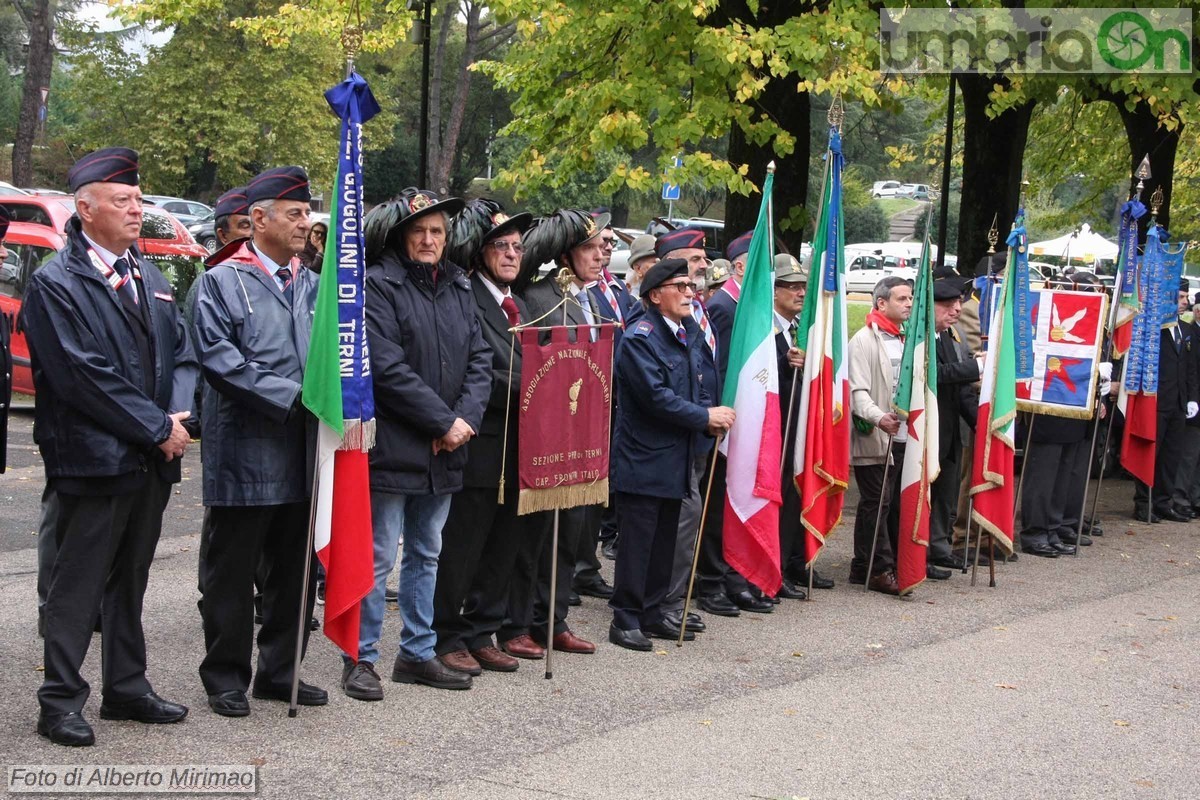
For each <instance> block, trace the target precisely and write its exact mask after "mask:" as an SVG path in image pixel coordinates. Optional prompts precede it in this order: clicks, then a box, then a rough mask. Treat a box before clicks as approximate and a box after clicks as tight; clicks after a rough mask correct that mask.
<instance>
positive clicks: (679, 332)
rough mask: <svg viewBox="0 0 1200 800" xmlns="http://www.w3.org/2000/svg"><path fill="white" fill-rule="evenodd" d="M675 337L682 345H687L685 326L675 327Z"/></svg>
mask: <svg viewBox="0 0 1200 800" xmlns="http://www.w3.org/2000/svg"><path fill="white" fill-rule="evenodd" d="M675 338H676V339H678V340H679V343H680V344H681V345H683V346H684V347H687V331H685V330H684V329H683V326H680V327H678V328H676V329H675Z"/></svg>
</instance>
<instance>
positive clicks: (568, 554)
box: [529, 505, 603, 644]
mask: <svg viewBox="0 0 1200 800" xmlns="http://www.w3.org/2000/svg"><path fill="white" fill-rule="evenodd" d="M602 508H603V506H598V505H596V506H579V507H578V508H568V509H564V510H562V511H560V512H558V513H559V521H558V583H557V585H556V586H555V589H554V608H553V614H554V634H555V635H556V636H557V635H558V634H560V633H564V632H566V631H568V630H570V626H569V625H567V611H568V610H569V608H570V605H569V601H570V599H571V580H572V577H573V574H574V572H575V562H576V561H578V560H579V549H580V547H581V546H586V544H585V537H584V533H585V532H586V531H589V530H595V529H596V528H597V527H599V524H600V511H601V509H602ZM551 521H552V522H553V517H551ZM588 541H590V540H588ZM553 552H554V549H553V548H552V547H551V543H549V542H547V544H546V546H545V547H543V548H542V555H541V561H540V563H539V566H538V579H537V585H536V587H535V591H534V602H533V628H532V629H531V630H530V631H529V633H530V635H531V636H532V637H533V638H534V640H536V641H538V642H542V643H543V644H545V638H546V625H547V624H548V622H549V617H550V614H551V609H550V607H549V606H550V562H551V558H552V557H553Z"/></svg>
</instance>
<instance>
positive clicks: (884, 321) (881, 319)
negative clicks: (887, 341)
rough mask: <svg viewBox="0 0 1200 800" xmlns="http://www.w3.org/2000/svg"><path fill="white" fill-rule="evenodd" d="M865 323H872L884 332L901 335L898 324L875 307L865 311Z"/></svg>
mask: <svg viewBox="0 0 1200 800" xmlns="http://www.w3.org/2000/svg"><path fill="white" fill-rule="evenodd" d="M867 324H868V325H874V326H875V327H876V328H878V329H879V330H881V331H883V332H884V333H890V334H891V335H892V336H897V337H898V336H900V335H901V334H900V326H899V325H897V324H896V323H894V322H892V321H891V320H890V319H888V318H887V317H886V316H884V315H883V313H882V312H881V311H880V310H879V309H877V308H873V309H871V310H870V312H868V313H867Z"/></svg>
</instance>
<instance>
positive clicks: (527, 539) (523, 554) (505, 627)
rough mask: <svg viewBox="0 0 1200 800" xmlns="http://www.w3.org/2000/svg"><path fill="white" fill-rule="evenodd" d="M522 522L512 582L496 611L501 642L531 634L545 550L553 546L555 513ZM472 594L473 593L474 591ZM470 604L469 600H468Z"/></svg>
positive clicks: (535, 515)
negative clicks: (551, 532)
mask: <svg viewBox="0 0 1200 800" xmlns="http://www.w3.org/2000/svg"><path fill="white" fill-rule="evenodd" d="M521 519H522V524H523V526H524V531H523V533H522V536H521V541H520V542H519V543H518V545H517V553H516V558H515V559H514V561H513V569H512V579H511V580H510V581H509V583H508V592H507V595H506V597H505V598H504V599H505V601H506V602H504V604H503V605H499V604H498V608H497V610H496V611H495V612H492V613H496V614H498V615H499V616H500V617H501V618H502V620H503V621H502V622H501V624H500V626H499V628H498V629H497V631H496V641H497V642H498V643H501V644H502V643H504V642H507V641H508V640H509V639H515V638H517V637H518V636H524V635H527V634H529V632H530V630H531V629H532V628H533V604H534V595H535V594H536V593H537V581H538V571H539V569H540V568H541V563H542V551H543V550H544V549H547V548H548V547H549V544H550V526H551V524H552V522H553V520H554V512H553V511H546V512H541V513H538V514H526V515H525V516H524V517H522V518H521ZM472 592H473V590H472ZM468 602H469V601H468Z"/></svg>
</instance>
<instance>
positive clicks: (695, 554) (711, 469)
mask: <svg viewBox="0 0 1200 800" xmlns="http://www.w3.org/2000/svg"><path fill="white" fill-rule="evenodd" d="M724 438H725V434H724V433H718V434H717V441H716V442H715V443H714V444H713V455H712V463H711V464H709V465H708V488H706V489H705V490H704V502H703V503H702V504H701V506H700V527H699V528H697V529H696V547H695V549H694V550H692V571H691V574H689V575H688V585H687V595H686V596H685V597H684V598H683V616H682V618H681V620H680V622H681V624H680V626H679V641H677V642H676V643H675V646H676V647H683V637H684V636H686V635H687V615H688V608H689V607H690V606H691V604H692V587H693V586H695V584H696V568H697V567H699V565H700V540H701V539H702V538H703V537H704V523H706V522H708V501H709V499H710V498H711V497H712V487H713V475H714V473H716V471H717V453H718V452H719V451H720V449H721V440H722V439H724Z"/></svg>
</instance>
